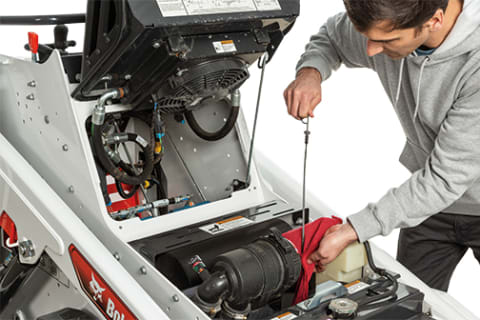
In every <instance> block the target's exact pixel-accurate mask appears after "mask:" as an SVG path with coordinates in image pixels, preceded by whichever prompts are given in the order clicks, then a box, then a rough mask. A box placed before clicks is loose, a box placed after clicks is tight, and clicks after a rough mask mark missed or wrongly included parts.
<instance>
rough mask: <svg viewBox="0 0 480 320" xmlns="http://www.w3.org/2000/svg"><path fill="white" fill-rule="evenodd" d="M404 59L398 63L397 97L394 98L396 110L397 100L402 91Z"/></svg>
mask: <svg viewBox="0 0 480 320" xmlns="http://www.w3.org/2000/svg"><path fill="white" fill-rule="evenodd" d="M405 59H406V58H403V59H402V62H400V75H399V76H398V88H397V95H396V96H395V108H397V104H398V100H399V99H400V91H401V90H402V80H403V67H404V66H405Z"/></svg>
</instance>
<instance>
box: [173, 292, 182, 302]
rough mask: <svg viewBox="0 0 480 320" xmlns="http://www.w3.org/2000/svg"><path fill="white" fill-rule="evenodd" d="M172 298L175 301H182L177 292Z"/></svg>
mask: <svg viewBox="0 0 480 320" xmlns="http://www.w3.org/2000/svg"><path fill="white" fill-rule="evenodd" d="M172 300H173V302H178V301H180V298H179V297H178V296H177V295H176V294H174V295H173V296H172Z"/></svg>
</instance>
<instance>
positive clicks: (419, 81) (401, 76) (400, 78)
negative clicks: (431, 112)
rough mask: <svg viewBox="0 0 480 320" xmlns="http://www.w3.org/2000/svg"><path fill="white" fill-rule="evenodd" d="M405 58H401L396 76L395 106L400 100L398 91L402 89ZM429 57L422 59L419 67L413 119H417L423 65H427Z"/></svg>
mask: <svg viewBox="0 0 480 320" xmlns="http://www.w3.org/2000/svg"><path fill="white" fill-rule="evenodd" d="M405 59H406V58H403V59H402V62H401V63H400V75H399V77H398V88H397V95H396V97H395V108H396V107H397V104H398V101H399V100H400V92H401V89H402V80H403V68H404V66H405ZM430 60H431V59H430V57H429V56H427V57H426V58H425V60H423V62H422V65H421V67H420V75H419V77H418V87H417V97H416V98H417V99H416V100H417V102H416V104H415V111H414V113H413V121H415V120H416V119H417V116H418V110H419V108H420V90H421V89H422V78H423V71H424V70H425V66H426V65H427V62H429V61H430Z"/></svg>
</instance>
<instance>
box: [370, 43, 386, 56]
mask: <svg viewBox="0 0 480 320" xmlns="http://www.w3.org/2000/svg"><path fill="white" fill-rule="evenodd" d="M382 52H383V44H382V43H379V42H374V41H370V40H368V41H367V54H368V56H369V57H373V56H375V55H377V54H379V53H382Z"/></svg>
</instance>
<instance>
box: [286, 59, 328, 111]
mask: <svg viewBox="0 0 480 320" xmlns="http://www.w3.org/2000/svg"><path fill="white" fill-rule="evenodd" d="M283 96H284V98H285V103H286V104H287V108H288V113H289V114H290V115H291V116H292V117H294V118H295V119H298V120H301V119H304V118H307V117H311V118H313V117H314V115H313V110H314V109H315V108H316V106H317V105H318V104H319V103H320V102H321V101H322V76H321V75H320V72H318V70H317V69H315V68H303V69H300V70H299V71H298V73H297V78H296V79H295V80H294V81H293V82H292V83H290V85H289V86H288V88H287V89H285V92H284V93H283Z"/></svg>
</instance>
